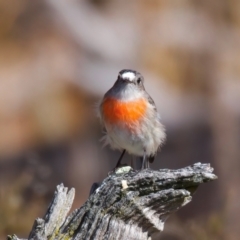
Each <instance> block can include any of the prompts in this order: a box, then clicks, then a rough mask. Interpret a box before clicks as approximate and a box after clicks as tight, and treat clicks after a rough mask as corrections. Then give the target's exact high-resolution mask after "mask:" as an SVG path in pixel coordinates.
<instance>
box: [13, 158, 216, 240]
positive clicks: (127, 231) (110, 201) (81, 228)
mask: <svg viewBox="0 0 240 240" xmlns="http://www.w3.org/2000/svg"><path fill="white" fill-rule="evenodd" d="M120 170H121V172H120V171H118V172H117V173H113V174H111V175H109V176H108V177H107V178H106V179H104V181H103V182H102V183H101V184H100V185H99V186H98V187H97V188H96V189H95V191H93V193H92V194H91V195H90V197H89V199H88V200H87V201H86V203H85V204H84V205H83V206H82V207H81V208H79V209H76V210H74V211H73V212H72V213H71V214H70V215H69V216H68V217H67V214H68V212H69V210H70V208H71V205H72V202H73V199H74V192H75V191H74V189H73V188H72V189H71V190H70V191H68V189H67V188H66V187H64V186H63V184H61V185H59V186H57V190H56V191H55V195H54V198H53V200H52V202H51V204H50V206H49V208H48V210H47V213H46V215H45V216H44V218H43V219H41V218H38V219H36V220H35V223H34V225H33V228H32V231H31V233H30V235H29V239H39V240H44V239H84V240H87V239H97V240H101V239H106V240H107V239H115V240H117V239H122V240H123V239H136V240H143V239H151V236H152V235H153V234H155V233H157V232H159V231H162V230H163V227H164V222H165V220H166V218H167V217H168V216H169V215H170V214H171V213H173V212H175V211H177V210H178V209H180V208H181V207H183V206H184V205H185V204H187V203H189V202H190V201H191V200H192V194H193V192H194V191H195V190H196V189H197V187H198V186H199V184H200V183H203V182H208V181H212V180H214V179H216V178H217V177H216V175H214V174H213V173H212V172H213V169H212V168H211V167H210V165H209V164H201V163H196V164H194V165H193V166H191V167H186V168H182V169H179V170H169V169H161V170H158V171H154V170H151V169H145V170H143V171H133V170H130V171H129V169H127V168H121V169H120ZM9 238H10V239H14V240H17V239H18V238H17V236H16V235H13V236H9Z"/></svg>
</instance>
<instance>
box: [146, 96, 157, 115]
mask: <svg viewBox="0 0 240 240" xmlns="http://www.w3.org/2000/svg"><path fill="white" fill-rule="evenodd" d="M147 99H148V102H149V103H150V104H151V105H152V106H153V108H154V110H155V111H156V112H157V108H156V105H155V102H154V101H153V99H152V98H151V97H150V95H147Z"/></svg>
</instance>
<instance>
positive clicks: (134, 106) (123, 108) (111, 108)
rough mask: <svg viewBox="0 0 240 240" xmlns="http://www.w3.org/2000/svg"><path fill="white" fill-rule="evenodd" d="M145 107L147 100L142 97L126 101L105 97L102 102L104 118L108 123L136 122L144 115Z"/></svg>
mask: <svg viewBox="0 0 240 240" xmlns="http://www.w3.org/2000/svg"><path fill="white" fill-rule="evenodd" d="M146 109H147V102H146V100H145V99H144V98H140V99H137V100H135V101H128V102H123V101H120V100H117V99H115V98H107V99H105V100H104V101H103V103H102V113H103V117H104V120H105V121H107V122H108V123H110V124H116V123H126V124H131V123H133V122H136V121H138V120H140V119H141V118H142V117H143V116H144V114H145V112H146Z"/></svg>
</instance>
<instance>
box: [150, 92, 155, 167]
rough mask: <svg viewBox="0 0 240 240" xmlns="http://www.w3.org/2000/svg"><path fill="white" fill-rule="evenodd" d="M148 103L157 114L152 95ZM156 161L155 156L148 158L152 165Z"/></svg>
mask: <svg viewBox="0 0 240 240" xmlns="http://www.w3.org/2000/svg"><path fill="white" fill-rule="evenodd" d="M148 102H149V103H150V104H151V105H152V106H153V109H154V110H155V111H156V112H157V108H156V105H155V102H154V101H153V99H152V98H151V97H150V95H148ZM154 159H155V155H151V156H149V157H148V161H149V162H150V163H153V161H154Z"/></svg>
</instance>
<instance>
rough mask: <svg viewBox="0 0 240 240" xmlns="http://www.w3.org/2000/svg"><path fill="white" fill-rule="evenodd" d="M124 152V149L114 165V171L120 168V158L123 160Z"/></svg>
mask: <svg viewBox="0 0 240 240" xmlns="http://www.w3.org/2000/svg"><path fill="white" fill-rule="evenodd" d="M125 152H126V149H124V150H123V151H122V154H121V156H120V158H119V159H118V161H117V164H116V167H115V169H116V168H118V167H119V166H120V164H121V161H122V158H123V156H124V154H125Z"/></svg>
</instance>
